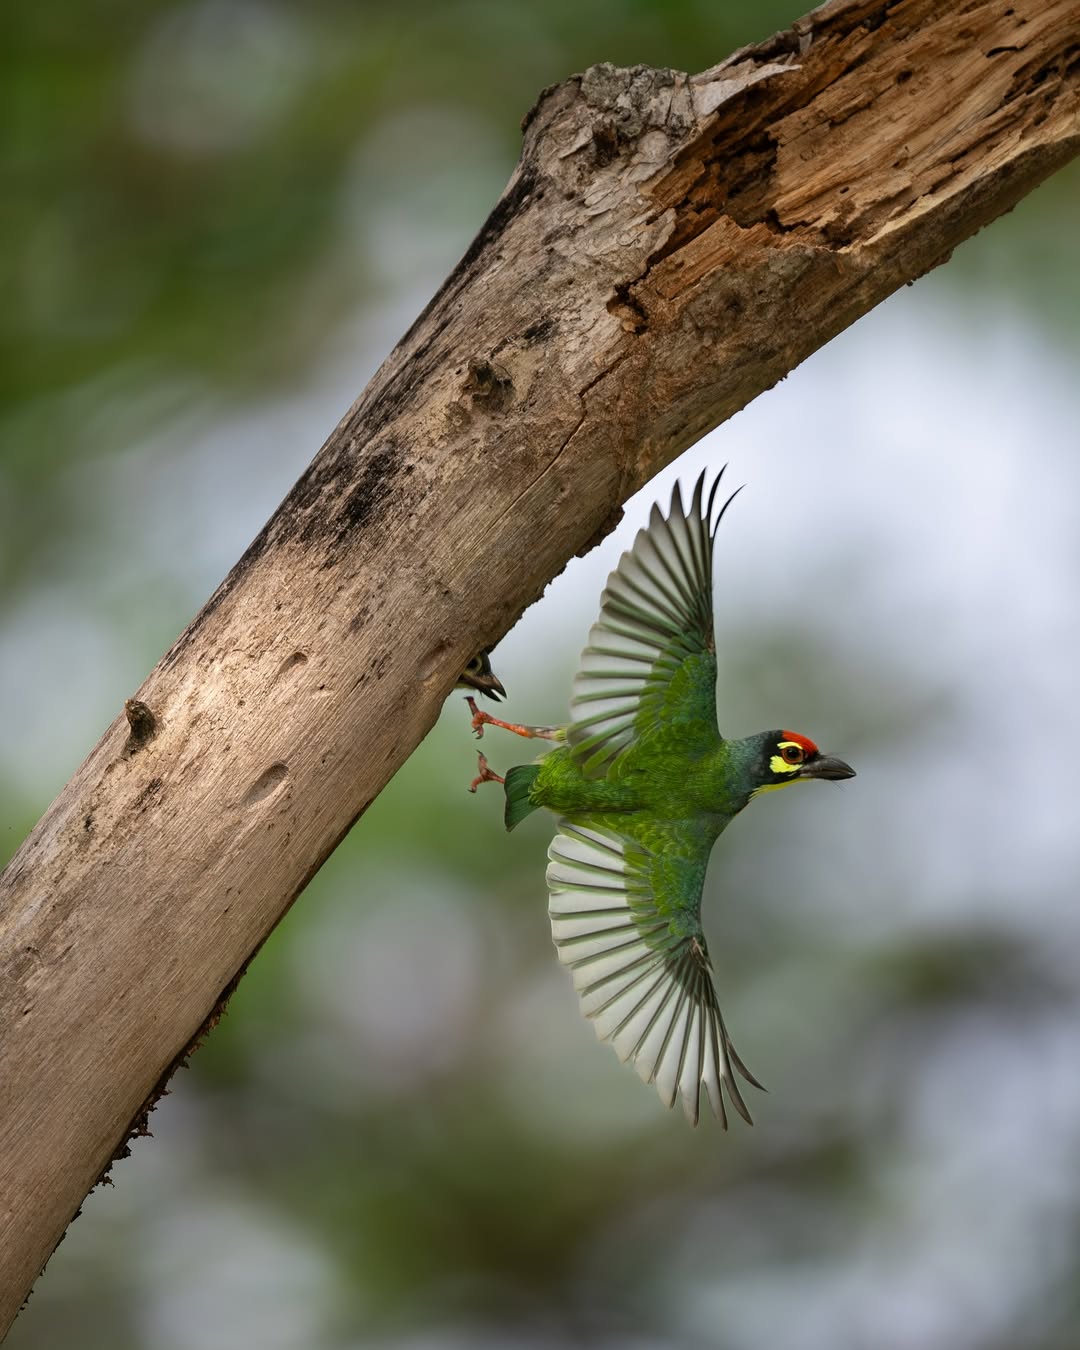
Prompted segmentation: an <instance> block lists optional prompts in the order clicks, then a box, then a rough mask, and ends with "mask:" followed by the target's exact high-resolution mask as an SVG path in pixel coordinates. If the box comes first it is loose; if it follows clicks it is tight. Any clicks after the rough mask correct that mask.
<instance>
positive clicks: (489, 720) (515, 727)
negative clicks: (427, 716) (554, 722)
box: [465, 696, 559, 741]
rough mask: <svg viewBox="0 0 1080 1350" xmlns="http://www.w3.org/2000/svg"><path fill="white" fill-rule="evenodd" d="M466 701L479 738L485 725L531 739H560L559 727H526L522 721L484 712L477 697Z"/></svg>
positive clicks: (473, 727) (473, 726) (474, 729)
mask: <svg viewBox="0 0 1080 1350" xmlns="http://www.w3.org/2000/svg"><path fill="white" fill-rule="evenodd" d="M465 702H466V703H467V704H468V705H469V711H470V712H471V713H472V729H473V731H475V732H476V739H477V740H479V739H480V737H481V736H482V735H483V734H484V728H485V727H502V729H503V730H504V731H512V732H513V733H514V735H515V736H526V737H528V739H529V740H533V739H535V738H537V737H539V738H540V739H541V740H545V741H556V740H558V739H559V728H558V727H526V726H522V725H521V723H520V722H504V721H502V720H501V719H500V718H498V717H492V715H491V714H490V713H486V712H482V711H481V710H480V709H479V708H478V707H477V706H476V699H474V698H472V697H471V696H470V697H469V698H467V699H466V700H465Z"/></svg>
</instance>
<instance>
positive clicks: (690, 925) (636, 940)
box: [547, 820, 761, 1129]
mask: <svg viewBox="0 0 1080 1350" xmlns="http://www.w3.org/2000/svg"><path fill="white" fill-rule="evenodd" d="M711 847H712V842H711V840H710V839H707V838H702V837H701V836H700V835H699V834H695V833H694V831H693V830H692V829H689V828H688V829H685V830H682V829H680V828H679V827H678V825H677V824H676V823H672V824H671V826H670V827H668V828H665V830H664V832H663V835H662V836H661V837H660V838H659V839H657V840H654V846H653V847H648V846H646V845H645V844H642V843H640V842H638V841H637V840H635V839H632V838H630V837H628V836H627V835H624V834H619V833H617V832H616V831H614V830H612V829H608V828H606V827H604V826H598V825H594V824H579V823H574V822H571V821H568V820H564V821H562V822H560V828H559V832H558V834H557V835H556V836H555V838H554V839H553V840H552V842H551V847H550V848H549V849H548V858H549V860H550V861H549V864H548V869H547V882H548V889H549V891H550V893H551V898H550V904H549V907H548V913H549V915H550V917H551V932H552V937H553V938H554V941H555V947H556V949H557V950H558V953H559V960H560V961H562V963H563V964H564V965H566V966H569V967H570V970H571V971H572V973H573V977H574V986H575V988H576V989H577V991H578V994H579V996H580V998H581V1007H582V1011H583V1012H584V1013H585V1015H586V1017H589V1018H591V1019H592V1021H593V1024H594V1026H595V1027H596V1034H597V1035H598V1036H599V1037H600V1039H601V1040H602V1041H608V1042H610V1043H611V1045H612V1046H613V1047H614V1049H615V1051H616V1053H617V1054H618V1056H619V1059H620V1060H622V1061H623V1062H624V1063H625V1062H626V1061H627V1060H631V1061H632V1062H633V1065H634V1068H635V1069H636V1070H637V1072H638V1076H639V1077H640V1078H641V1079H642V1080H643V1081H644V1082H646V1083H655V1084H656V1088H657V1091H658V1092H659V1094H660V1097H661V1099H662V1100H663V1101H664V1102H665V1103H666V1104H667V1105H668V1107H671V1106H673V1105H674V1104H675V1098H676V1095H681V1097H682V1105H683V1110H684V1112H685V1113H686V1116H687V1119H688V1120H690V1121H691V1123H692V1124H694V1125H696V1124H697V1121H698V1100H699V1094H700V1089H701V1086H702V1084H704V1086H705V1091H706V1093H707V1095H708V1098H709V1104H710V1105H711V1107H712V1110H713V1114H714V1115H715V1116H716V1117H717V1118H718V1119H719V1120H720V1121H721V1122H722V1124H723V1126H724V1128H725V1129H726V1128H727V1113H726V1111H725V1109H724V1100H723V1096H722V1093H721V1085H723V1086H724V1087H725V1088H726V1090H727V1093H728V1096H729V1098H730V1100H731V1103H732V1105H733V1106H734V1107H735V1109H736V1110H737V1111H738V1112H739V1114H740V1115H741V1116H742V1117H743V1118H744V1119H745V1120H746V1121H748V1122H750V1123H752V1122H751V1121H750V1113H749V1111H748V1110H747V1109H746V1104H745V1102H744V1101H743V1099H742V1095H741V1094H740V1092H739V1086H738V1082H737V1080H736V1077H735V1073H736V1070H737V1071H738V1072H739V1073H740V1074H742V1076H743V1077H744V1078H745V1079H746V1081H747V1082H749V1083H753V1084H754V1086H755V1087H760V1086H761V1084H760V1083H758V1081H757V1080H756V1079H755V1078H754V1077H753V1075H752V1074H751V1073H750V1072H749V1071H748V1070H747V1069H746V1068H745V1067H744V1065H743V1063H742V1061H741V1060H740V1059H739V1057H738V1055H737V1054H736V1053H735V1047H734V1046H733V1045H732V1044H731V1039H730V1037H729V1036H728V1034H727V1030H726V1028H725V1027H724V1020H723V1018H722V1017H721V1015H720V1007H719V1004H718V1003H717V1001H716V990H715V988H714V986H713V980H712V973H711V968H710V964H709V956H708V952H707V950H706V947H705V937H704V934H703V932H702V929H701V921H700V913H701V888H702V884H703V882H704V877H705V868H706V865H707V863H708V858H709V852H710V850H711ZM673 889H677V890H678V891H679V892H680V893H681V896H682V899H683V901H684V904H683V905H680V906H679V908H678V911H677V912H676V911H675V910H674V909H673V907H672V906H671V905H670V903H668V901H667V900H666V899H665V897H668V896H670V893H671V891H672V890H673ZM685 902H689V903H685Z"/></svg>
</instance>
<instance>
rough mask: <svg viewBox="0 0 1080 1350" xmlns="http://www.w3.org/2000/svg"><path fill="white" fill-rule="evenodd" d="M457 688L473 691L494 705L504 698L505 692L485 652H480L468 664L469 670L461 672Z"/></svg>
mask: <svg viewBox="0 0 1080 1350" xmlns="http://www.w3.org/2000/svg"><path fill="white" fill-rule="evenodd" d="M458 686H459V687H462V686H464V687H465V688H467V689H475V690H476V692H477V693H478V694H484V695H485V696H486V697H487V698H490V699H491V700H492V701H493V702H495V703H498V701H499V699H501V698H505V697H506V690H505V689H504V688H503V687H502V681H501V680H500V679H499V677H498V675H496V674H495V672H494V671H493V670H492V669H491V662H490V661H489V660H488V657H487V652H481V653H480V654H479V656H476V657H474V658H473V660H472V661H470V662H469V668H468V669H467V670H465V671H463V672H462V675H461V679H460V680H458Z"/></svg>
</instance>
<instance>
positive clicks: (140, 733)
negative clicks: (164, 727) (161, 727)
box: [124, 698, 158, 755]
mask: <svg viewBox="0 0 1080 1350" xmlns="http://www.w3.org/2000/svg"><path fill="white" fill-rule="evenodd" d="M124 716H125V717H126V718H127V720H128V726H129V727H130V729H131V730H130V733H129V735H128V738H127V743H126V744H125V746H124V753H125V754H128V755H132V754H134V753H135V751H136V750H141V749H142V747H143V746H144V745H145V744H146V742H147V741H148V740H150V738H151V737H152V736H153V735H155V733H156V732H157V729H158V726H157V718H156V717H155V716H154V714H153V713H152V712H151V711H150V709H149V707H148V706H147V705H146V704H145V703H143V702H142V700H141V699H137V698H129V699H127V700H125V702H124Z"/></svg>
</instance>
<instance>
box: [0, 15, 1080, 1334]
mask: <svg viewBox="0 0 1080 1350" xmlns="http://www.w3.org/2000/svg"><path fill="white" fill-rule="evenodd" d="M1078 63H1080V7H1078V5H1077V3H1076V0H1013V3H1011V4H1009V5H1006V4H1005V3H1002V2H1001V0H994V2H993V3H991V0H973V2H972V3H966V4H964V3H958V4H955V5H950V6H944V5H941V4H940V0H899V3H882V2H881V0H877V2H876V3H869V2H868V0H840V2H839V3H835V4H831V5H827V6H825V7H824V8H823V9H821V10H818V11H816V12H815V13H814V14H812V15H810V16H809V17H807V18H806V19H803V20H801V21H800V22H799V23H798V24H796V26H795V27H794V28H793V29H792V30H791V31H790V32H787V33H782V34H779V35H777V36H775V37H773V38H771V39H770V40H769V41H767V42H765V43H763V44H761V45H760V46H758V47H754V48H748V49H746V50H745V51H743V52H740V53H736V54H735V55H734V56H733V57H731V58H730V59H729V60H728V61H726V62H724V63H723V65H721V66H717V67H715V68H714V69H712V70H710V71H706V72H705V73H704V74H702V75H697V76H693V77H687V76H684V75H681V74H676V73H673V72H670V71H659V70H650V69H644V68H637V69H634V70H617V69H613V68H610V67H597V68H595V69H593V70H590V71H588V72H587V73H586V74H585V75H583V76H580V77H575V78H573V79H571V80H568V81H567V82H566V83H565V84H562V85H560V86H558V87H557V88H554V89H551V90H549V91H547V92H546V93H545V94H544V95H543V96H542V97H541V99H540V101H539V103H538V104H537V106H536V108H535V109H534V110H533V112H532V113H531V114H530V115H529V117H528V119H527V121H526V127H525V138H524V147H523V151H522V156H521V161H520V163H519V165H518V167H517V169H516V170H515V172H514V175H513V177H512V179H511V181H510V184H509V186H508V187H507V189H506V192H505V193H504V194H503V196H502V198H501V199H500V201H499V203H498V204H497V206H496V207H495V209H494V211H493V212H492V214H491V216H490V218H489V219H488V221H487V222H486V223H485V225H484V226H483V228H482V229H481V231H480V233H479V235H478V236H477V239H476V241H475V242H474V244H473V245H472V247H471V248H470V249H469V251H468V253H467V254H466V256H465V257H464V258H463V260H462V261H461V263H460V264H459V266H458V267H457V268H456V269H455V271H454V273H453V275H452V276H451V277H450V278H449V279H448V281H447V282H446V284H445V285H444V286H443V288H442V289H441V291H440V292H439V294H438V295H437V296H436V297H435V298H434V300H433V301H432V302H431V304H430V305H429V306H428V308H427V310H426V311H425V312H424V314H423V315H422V316H421V317H420V318H419V319H418V321H417V322H416V324H415V325H414V326H413V328H412V329H411V330H410V332H409V333H408V334H407V335H406V336H405V338H404V339H403V340H402V342H401V343H400V345H399V346H398V347H397V349H396V350H395V351H394V352H393V353H392V355H391V356H390V357H389V359H388V360H387V361H386V363H385V365H384V366H383V367H382V369H381V370H380V371H379V373H378V374H377V376H376V377H375V379H374V380H373V381H372V383H371V385H370V386H369V388H368V389H367V390H366V392H365V393H364V394H363V395H362V397H361V398H360V399H359V400H358V402H357V403H356V405H355V406H354V407H353V408H352V409H351V410H350V411H349V412H348V413H347V414H346V416H345V417H344V419H343V420H342V422H341V424H340V426H339V427H338V428H337V430H336V431H335V432H334V433H333V435H332V436H331V437H330V439H329V440H328V441H327V443H326V445H325V446H324V447H323V449H322V450H321V451H320V452H319V454H318V456H317V457H316V459H315V461H314V462H313V464H312V465H311V467H310V469H309V470H308V471H307V472H306V473H305V474H304V476H303V477H302V478H301V480H300V481H299V482H298V483H297V485H296V487H295V488H294V489H293V490H292V492H291V493H290V494H289V496H288V497H287V499H286V500H285V501H284V503H283V504H282V506H281V507H280V509H279V510H278V511H277V512H276V513H275V515H274V516H273V518H272V519H271V520H270V521H269V523H268V524H267V526H266V527H265V529H264V530H263V531H262V533H261V534H260V535H259V536H258V538H257V539H256V540H255V542H254V543H253V544H252V546H251V547H250V548H249V549H248V551H247V553H246V554H245V555H244V557H243V558H242V559H241V560H240V561H239V562H238V563H237V565H236V566H235V568H234V569H233V570H232V572H231V573H230V574H229V576H228V578H227V579H226V580H225V582H224V583H223V584H222V586H221V587H220V588H219V589H218V591H217V592H216V593H215V594H214V595H213V596H212V597H211V599H210V601H209V602H208V604H207V605H206V607H205V608H204V609H203V611H202V612H201V613H200V614H199V616H198V617H197V618H196V620H195V621H194V623H193V624H192V625H191V627H190V628H189V629H188V630H187V631H186V632H185V633H183V634H182V635H181V636H180V638H179V639H178V640H177V642H176V644H175V645H174V646H173V648H172V649H171V650H170V651H169V652H168V654H167V655H166V656H165V657H164V658H163V660H162V661H161V662H160V664H159V665H158V666H157V668H156V669H155V670H154V671H153V672H152V673H151V674H150V676H149V677H148V678H147V680H146V682H145V684H144V685H143V686H142V688H141V689H140V690H139V691H138V699H139V700H140V701H141V703H142V704H144V705H145V709H148V710H149V713H147V712H146V711H145V710H142V711H140V710H139V709H132V710H130V725H129V721H128V720H126V719H125V717H124V716H123V715H120V716H118V718H117V720H116V721H115V722H114V724H113V725H112V726H111V727H110V728H109V729H108V731H106V733H105V735H104V737H103V738H102V740H101V741H100V743H99V744H98V745H97V747H96V748H95V749H94V750H93V751H92V753H91V754H90V756H89V758H88V759H87V760H86V762H85V764H84V765H83V766H82V768H81V769H79V771H78V773H77V774H76V775H75V777H74V778H73V779H72V781H71V782H70V783H69V784H68V786H67V787H66V788H65V789H64V791H63V793H62V794H61V795H60V797H59V798H58V799H57V801H56V802H55V803H54V804H53V805H52V806H51V807H50V809H49V810H48V812H47V813H46V815H45V816H44V818H43V819H42V821H41V822H40V824H39V825H38V826H37V828H36V829H35V830H34V832H33V834H32V835H31V836H30V838H29V839H28V840H27V841H26V843H25V844H24V845H23V847H22V848H21V850H20V851H19V853H18V854H17V855H16V857H15V858H14V859H13V861H12V862H11V864H10V866H9V867H8V869H7V871H6V872H5V873H4V875H3V877H2V878H0V1330H2V1329H4V1328H6V1327H7V1326H8V1325H9V1324H10V1322H11V1320H12V1318H13V1317H14V1316H15V1313H16V1311H17V1309H18V1307H19V1305H20V1303H21V1302H22V1300H23V1298H24V1296H25V1294H26V1292H27V1290H28V1289H29V1287H30V1285H31V1283H32V1281H33V1279H34V1277H35V1276H36V1275H37V1273H38V1271H39V1270H40V1269H41V1266H42V1264H43V1262H44V1261H45V1260H46V1259H47V1258H48V1256H49V1253H50V1252H51V1251H52V1249H53V1247H54V1245H55V1244H56V1242H57V1241H58V1239H59V1238H60V1236H61V1234H62V1233H63V1231H64V1229H65V1227H66V1225H67V1224H68V1222H69V1221H70V1219H71V1216H72V1215H73V1213H74V1212H75V1211H76V1209H77V1208H78V1206H79V1204H80V1203H81V1201H82V1199H83V1197H84V1196H85V1194H86V1193H87V1191H88V1190H89V1189H90V1188H91V1187H92V1186H93V1184H94V1183H95V1181H96V1180H97V1179H98V1178H99V1177H100V1175H101V1174H102V1171H103V1170H104V1169H105V1168H107V1166H108V1164H109V1161H110V1159H111V1158H112V1157H113V1156H114V1154H115V1153H116V1151H117V1150H118V1149H120V1148H122V1146H123V1143H124V1140H125V1139H126V1137H127V1136H128V1135H129V1133H130V1131H131V1129H132V1128H133V1125H134V1124H135V1123H136V1122H138V1120H139V1118H140V1113H141V1112H142V1111H143V1109H144V1106H145V1105H146V1104H147V1103H148V1101H151V1100H152V1098H153V1095H154V1093H155V1089H156V1085H159V1084H160V1083H161V1082H162V1080H163V1076H165V1075H167V1073H168V1072H169V1070H170V1066H171V1065H172V1064H173V1063H174V1062H175V1060H176V1058H177V1057H178V1056H179V1055H181V1054H182V1052H183V1051H184V1050H185V1047H187V1046H188V1045H189V1043H190V1042H191V1040H192V1038H193V1037H194V1036H195V1035H196V1033H197V1032H198V1030H199V1028H200V1027H201V1026H202V1025H203V1024H204V1022H205V1021H206V1019H207V1018H208V1016H210V1015H211V1014H212V1012H213V1010H214V1008H215V1006H216V1005H217V1003H218V1000H219V997H220V996H221V994H222V991H223V990H225V989H226V988H227V987H228V986H229V984H230V982H231V981H232V980H233V979H234V977H235V976H236V974H237V972H238V971H239V970H241V969H242V967H243V965H244V963H245V962H246V961H247V959H248V957H249V955H250V954H251V953H252V952H253V951H254V950H255V949H256V948H257V947H258V946H259V944H260V943H261V942H262V940H263V939H264V938H265V937H266V935H267V933H268V932H269V931H270V929H271V928H272V927H273V926H274V924H275V923H276V922H277V921H278V919H279V918H280V917H281V915H282V913H283V912H284V911H285V909H286V908H287V907H288V905H289V904H290V903H291V901H292V900H293V898H294V897H295V896H296V895H297V894H298V893H299V892H300V891H301V890H302V889H303V887H304V885H305V883H306V882H307V880H308V879H309V877H311V875H312V874H313V873H314V872H315V870H316V869H317V868H318V867H319V865H320V864H321V863H322V862H323V860H324V859H325V858H326V856H327V855H328V854H329V852H330V851H331V850H332V849H333V848H334V846H335V845H336V844H337V842H338V841H339V840H340V839H341V837H342V835H343V834H344V833H345V832H346V831H347V830H348V829H349V827H350V826H351V825H352V823H353V822H354V821H355V820H356V818H357V817H358V816H359V815H361V814H362V812H363V811H364V809H365V807H366V806H367V805H368V804H369V803H370V802H371V800H372V799H373V798H374V797H375V795H376V794H377V793H378V792H379V790H380V789H381V788H382V787H383V785H384V784H385V783H386V781H387V780H388V778H389V777H390V776H391V774H393V772H394V771H395V770H396V769H397V767H398V766H399V765H400V764H401V763H402V761H403V760H404V759H405V758H406V756H407V755H408V754H409V753H410V752H411V751H412V749H413V748H414V747H415V746H416V744H417V743H418V742H419V741H420V739H421V738H422V737H423V736H424V734H425V733H426V732H427V731H428V729H429V728H430V726H431V724H432V722H433V721H434V719H435V717H436V714H437V713H438V710H439V707H440V705H441V703H442V700H443V698H444V697H445V695H446V693H447V691H448V689H449V687H450V686H451V684H452V683H453V680H454V677H455V675H456V673H457V672H458V671H459V670H460V669H461V668H462V667H463V666H464V664H465V662H466V660H467V659H468V657H469V656H470V655H471V654H472V653H473V652H474V651H475V650H476V649H477V648H479V647H481V646H483V645H485V644H488V643H491V642H493V641H495V640H496V639H497V638H498V637H499V636H500V635H501V634H502V633H504V632H505V631H506V629H507V628H508V627H509V626H510V625H511V624H512V623H513V622H514V620H515V619H516V618H517V616H518V615H519V614H520V613H521V611H522V609H523V608H524V607H525V606H526V605H528V604H530V603H531V602H532V601H533V600H534V599H536V597H537V596H538V595H539V594H540V592H541V591H542V589H543V587H544V585H545V584H546V583H547V581H548V580H549V578H550V577H552V576H553V575H554V574H555V573H557V572H558V571H559V570H560V568H561V567H562V566H563V565H564V564H565V562H566V560H567V558H568V557H570V556H571V555H572V554H573V553H575V552H578V551H581V550H583V549H585V548H587V547H588V546H589V544H590V543H591V542H592V541H595V540H596V539H597V538H598V537H600V535H601V534H602V533H603V532H604V531H605V530H606V529H608V528H609V527H610V526H611V524H612V523H613V522H614V520H615V519H616V518H617V512H618V506H619V503H620V502H621V501H623V500H624V499H625V498H626V497H627V496H628V495H629V494H630V493H631V492H633V491H634V490H635V489H636V488H638V487H639V486H640V485H641V484H642V483H643V482H644V481H645V480H646V479H647V478H648V477H649V476H650V475H651V474H653V473H654V472H655V471H656V470H657V469H659V468H660V467H661V466H662V465H664V464H666V463H668V462H669V461H670V460H671V459H672V458H673V457H674V456H675V455H677V454H678V453H679V452H680V451H681V450H682V449H684V448H685V447H686V446H687V445H689V444H690V443H691V442H692V441H694V440H696V439H697V438H698V437H699V436H700V435H701V434H702V433H703V432H705V431H707V430H708V429H709V428H710V427H713V426H715V425H717V423H719V422H721V421H723V420H724V419H725V418H726V417H729V416H730V415H731V414H732V413H733V412H735V411H736V410H737V409H739V408H740V407H742V406H743V405H744V404H745V403H746V402H747V401H748V400H750V399H751V398H753V397H754V396H755V395H757V394H758V393H760V392H761V391H762V390H764V389H767V388H769V387H770V386H771V385H772V384H773V383H774V382H775V381H776V380H778V379H779V378H780V377H781V376H782V375H783V374H785V372H787V371H788V370H790V369H791V368H792V367H793V366H795V365H796V364H798V362H799V361H801V360H802V359H803V358H804V357H805V356H807V355H808V354H809V353H810V352H812V351H814V350H815V349H816V348H818V347H820V346H821V345H822V344H823V343H825V342H827V341H828V339H829V338H830V337H832V336H833V335H834V334H836V333H838V332H839V331H840V330H841V329H843V328H844V327H846V326H847V325H848V324H850V323H851V322H852V321H853V320H854V319H856V318H858V317H859V315H861V314H863V313H865V312H866V310H868V309H870V308H871V307H872V306H873V305H875V304H877V303H878V302H879V301H880V300H882V299H884V298H885V297H886V296H887V295H889V294H890V293H891V292H892V291H894V290H895V289H896V288H897V287H899V286H901V285H903V284H904V283H905V282H907V281H909V280H911V279H912V278H913V277H917V276H919V275H921V274H922V273H923V272H925V271H927V270H928V269H929V268H931V267H933V266H935V265H936V264H937V263H940V262H942V261H944V260H945V259H946V258H947V257H948V255H949V252H950V250H951V249H953V248H954V247H955V245H956V244H957V243H959V242H960V241H961V240H962V239H964V238H965V237H967V236H968V235H970V234H971V233H972V232H973V231H974V230H976V229H978V228H979V227H980V226H981V225H983V224H985V223H986V222H987V221H989V220H991V219H992V218H993V217H994V216H996V215H998V214H999V213H1001V212H1003V211H1006V210H1008V209H1009V208H1010V207H1011V206H1012V205H1013V204H1014V202H1016V201H1017V200H1018V199H1019V198H1020V197H1022V196H1023V195H1024V193H1025V192H1027V191H1029V190H1030V189H1031V188H1032V187H1034V186H1035V185H1036V184H1037V183H1038V182H1040V181H1041V180H1042V179H1043V178H1045V177H1046V176H1047V175H1048V174H1049V173H1051V172H1052V171H1053V170H1054V169H1055V168H1057V167H1058V166H1059V165H1061V164H1063V163H1064V162H1065V161H1066V160H1068V159H1069V158H1070V157H1071V156H1072V155H1074V154H1075V153H1076V152H1077V149H1078V148H1080V125H1078ZM121 701H122V700H121V699H120V697H118V707H119V704H120V703H121Z"/></svg>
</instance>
